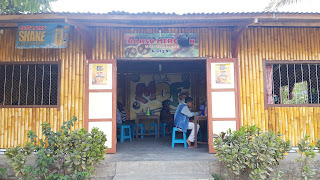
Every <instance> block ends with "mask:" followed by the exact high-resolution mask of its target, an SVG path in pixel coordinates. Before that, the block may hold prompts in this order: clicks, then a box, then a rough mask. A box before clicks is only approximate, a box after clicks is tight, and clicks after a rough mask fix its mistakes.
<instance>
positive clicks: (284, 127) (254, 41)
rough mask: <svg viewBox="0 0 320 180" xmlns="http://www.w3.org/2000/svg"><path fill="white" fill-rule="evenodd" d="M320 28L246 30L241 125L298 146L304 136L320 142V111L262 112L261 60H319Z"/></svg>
mask: <svg viewBox="0 0 320 180" xmlns="http://www.w3.org/2000/svg"><path fill="white" fill-rule="evenodd" d="M319 33H320V29H319V28H274V27H269V28H263V27H258V28H249V29H247V30H246V32H245V33H244V34H243V35H242V37H241V44H240V49H239V52H238V57H239V59H240V84H241V87H240V89H241V119H242V122H241V123H242V125H253V124H255V125H258V126H259V127H261V128H262V130H264V131H266V130H273V131H276V132H280V133H281V134H283V135H284V138H285V139H286V140H291V142H292V144H293V145H297V143H298V141H299V139H301V138H302V137H303V136H304V134H306V133H307V134H309V135H310V136H311V139H312V141H313V142H315V141H316V138H320V123H319V122H318V119H319V117H320V108H319V107H282V108H280V107H272V108H268V109H267V110H265V107H264V89H263V88H264V87H263V68H262V60H263V59H266V60H320V38H319V37H320V36H319Z"/></svg>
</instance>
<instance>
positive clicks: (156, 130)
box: [149, 123, 158, 139]
mask: <svg viewBox="0 0 320 180" xmlns="http://www.w3.org/2000/svg"><path fill="white" fill-rule="evenodd" d="M152 127H154V130H152ZM149 134H158V124H155V123H153V124H150V126H149ZM154 138H155V139H157V138H158V135H155V136H154Z"/></svg>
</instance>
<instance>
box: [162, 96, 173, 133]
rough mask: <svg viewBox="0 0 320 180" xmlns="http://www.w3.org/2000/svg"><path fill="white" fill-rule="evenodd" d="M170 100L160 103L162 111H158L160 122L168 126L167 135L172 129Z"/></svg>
mask: <svg viewBox="0 0 320 180" xmlns="http://www.w3.org/2000/svg"><path fill="white" fill-rule="evenodd" d="M169 102H170V100H164V101H162V109H161V111H160V121H161V122H162V123H167V124H169V125H168V130H166V131H167V133H170V132H171V130H172V128H173V120H172V115H171V113H170V104H169Z"/></svg>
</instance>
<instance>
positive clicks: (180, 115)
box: [174, 97, 200, 148]
mask: <svg viewBox="0 0 320 180" xmlns="http://www.w3.org/2000/svg"><path fill="white" fill-rule="evenodd" d="M192 106H193V99H192V98H191V97H187V98H186V99H185V103H181V104H180V105H179V106H178V108H177V111H176V113H175V114H174V125H175V126H176V127H177V128H179V129H181V131H182V132H184V133H186V132H187V129H191V133H190V135H189V137H188V139H187V144H188V146H189V148H193V147H194V146H191V143H192V142H194V123H193V122H189V118H191V117H193V116H198V115H199V113H198V112H191V111H190V109H189V108H191V107H192ZM199 128H200V126H199V124H197V132H199Z"/></svg>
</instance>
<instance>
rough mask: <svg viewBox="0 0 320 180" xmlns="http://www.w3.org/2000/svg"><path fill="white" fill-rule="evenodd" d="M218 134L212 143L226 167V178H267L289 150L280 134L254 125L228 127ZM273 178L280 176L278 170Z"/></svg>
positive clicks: (287, 143) (288, 144)
mask: <svg viewBox="0 0 320 180" xmlns="http://www.w3.org/2000/svg"><path fill="white" fill-rule="evenodd" d="M221 136H222V137H221ZM221 136H219V137H215V141H214V143H213V145H214V148H215V150H216V156H217V157H218V158H219V161H222V162H223V163H224V164H225V165H226V167H227V170H228V174H229V179H235V178H237V177H241V176H250V178H251V179H266V178H267V177H269V176H270V174H271V172H273V170H274V168H278V166H279V163H280V161H281V160H282V159H284V157H285V155H287V152H288V151H289V150H290V141H284V140H282V139H281V138H280V137H281V135H280V134H275V133H273V132H261V130H260V128H258V127H257V126H248V127H246V126H242V127H241V128H240V129H239V130H238V131H231V130H230V129H229V130H228V132H227V133H226V134H223V135H221ZM276 177H277V178H280V177H281V172H279V171H277V173H276Z"/></svg>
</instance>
